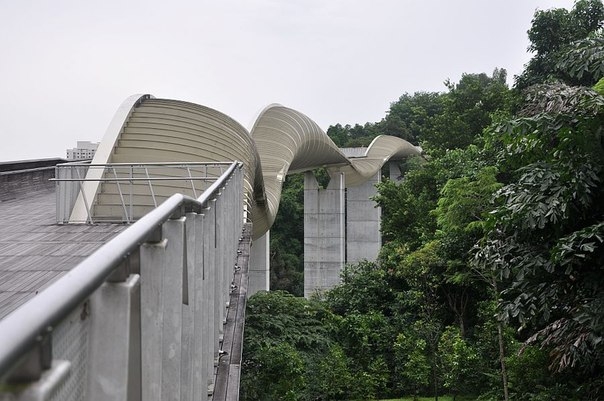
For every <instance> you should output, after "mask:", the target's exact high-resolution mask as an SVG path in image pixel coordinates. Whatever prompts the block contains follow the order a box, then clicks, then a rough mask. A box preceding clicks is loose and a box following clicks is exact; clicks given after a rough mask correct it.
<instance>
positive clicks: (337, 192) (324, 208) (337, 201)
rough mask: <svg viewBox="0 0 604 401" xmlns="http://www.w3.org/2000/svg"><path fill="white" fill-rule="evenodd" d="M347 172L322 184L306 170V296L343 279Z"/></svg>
mask: <svg viewBox="0 0 604 401" xmlns="http://www.w3.org/2000/svg"><path fill="white" fill-rule="evenodd" d="M344 188H345V182H344V174H343V173H336V174H334V175H332V176H331V180H330V181H329V185H328V186H327V188H325V189H321V188H319V184H318V183H317V179H316V178H315V176H314V174H313V173H312V172H306V173H305V174H304V296H305V297H307V298H308V297H309V296H311V295H312V294H313V293H315V292H321V291H324V290H327V289H330V288H332V287H334V286H335V285H337V284H339V283H340V272H341V271H342V268H343V267H344V256H345V255H344V249H345V241H346V238H345V227H344V224H345V214H344V213H345V211H344Z"/></svg>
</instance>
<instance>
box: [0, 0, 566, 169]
mask: <svg viewBox="0 0 604 401" xmlns="http://www.w3.org/2000/svg"><path fill="white" fill-rule="evenodd" d="M572 5H573V1H572V0H363V1H361V0H245V1H244V0H236V1H235V0H233V1H230V0H215V1H206V0H198V1H180V0H177V1H166V0H162V1H150V0H146V1H124V0H119V1H118V0H98V1H97V0H95V1H81V0H72V1H67V0H53V1H43V0H38V1H34V0H0V50H1V56H0V137H1V138H2V141H1V142H0V161H9V160H22V159H32V158H44V157H65V149H66V148H71V147H75V145H76V141H77V140H90V141H95V142H96V141H100V140H101V139H102V137H103V135H104V133H105V129H106V127H107V125H108V124H109V122H110V121H111V118H112V117H113V114H114V113H115V110H116V109H117V108H118V106H119V105H120V104H121V103H122V102H123V101H124V100H125V99H126V98H127V97H129V96H130V95H132V94H136V93H150V94H152V95H154V96H155V97H158V98H170V99H179V100H186V101H190V102H194V103H198V104H203V105H205V106H209V107H212V108H215V109H217V110H219V111H221V112H223V113H226V114H228V115H230V116H231V117H233V118H234V119H235V120H237V121H239V122H240V123H241V124H242V125H243V126H245V127H247V128H248V129H249V128H250V127H251V125H252V123H253V120H254V119H255V117H256V115H257V114H258V113H259V111H260V110H261V109H263V108H264V107H265V106H266V105H268V104H270V103H281V104H283V105H285V106H288V107H292V108H294V109H297V110H299V111H301V112H303V113H305V114H307V115H308V116H309V117H311V118H312V119H314V120H315V121H316V122H317V123H318V124H319V125H320V126H321V127H322V128H323V129H324V130H326V129H327V128H328V127H329V126H330V125H332V124H336V123H341V124H355V123H361V124H364V123H365V122H368V121H369V122H375V121H379V120H381V119H382V118H383V117H384V115H385V112H386V111H387V110H388V107H389V105H390V103H391V102H393V101H396V100H397V99H398V98H399V96H401V95H402V94H404V93H406V92H408V93H413V92H416V91H421V90H425V91H444V90H445V87H444V85H443V82H444V81H445V80H446V79H447V78H450V79H451V80H452V81H454V82H457V81H458V80H459V78H460V76H461V74H462V73H464V72H467V73H479V72H486V73H489V74H490V73H491V72H492V71H493V69H494V68H495V67H501V68H505V69H507V70H508V75H509V76H510V77H512V76H513V75H514V74H518V73H520V71H521V70H522V66H523V64H524V63H526V62H527V61H528V60H529V58H530V55H529V54H527V53H526V48H527V46H528V39H527V35H526V31H527V29H529V27H530V22H531V19H532V16H533V13H534V11H535V10H536V9H537V8H538V9H548V8H552V7H565V8H568V9H570V8H572Z"/></svg>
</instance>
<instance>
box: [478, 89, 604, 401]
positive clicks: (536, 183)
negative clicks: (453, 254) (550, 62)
mask: <svg viewBox="0 0 604 401" xmlns="http://www.w3.org/2000/svg"><path fill="white" fill-rule="evenodd" d="M522 115H523V117H520V118H516V119H513V120H511V121H508V122H506V123H503V124H499V125H497V126H495V127H493V128H492V129H490V130H489V135H490V139H489V140H488V142H489V143H490V145H489V146H493V147H494V148H497V149H499V160H500V163H499V168H500V169H502V170H508V171H510V172H511V173H510V175H509V183H508V184H507V185H506V186H504V187H503V188H502V189H501V190H500V191H499V193H498V197H499V200H500V204H501V206H499V207H498V208H497V209H496V210H495V212H494V213H493V214H491V217H492V220H491V221H490V223H489V224H490V226H491V229H490V231H489V233H488V234H487V236H486V238H485V242H483V244H482V246H481V248H480V250H479V252H478V253H477V258H478V260H480V261H481V262H480V263H482V264H483V266H490V267H491V268H493V269H495V270H496V271H498V275H499V277H501V278H503V279H505V278H506V277H509V279H510V280H511V282H510V284H509V286H506V287H507V288H505V289H504V290H503V296H504V304H503V309H502V312H503V317H504V318H505V319H506V320H507V321H510V322H516V323H517V324H518V325H519V327H520V329H521V330H522V331H523V333H525V334H524V335H525V336H526V337H525V338H527V344H540V345H541V346H543V347H546V348H547V349H549V350H550V355H551V357H552V359H551V365H550V368H551V369H552V370H553V371H554V372H564V371H566V370H568V369H570V368H572V369H573V370H574V371H575V372H581V374H583V375H584V377H591V378H592V379H593V380H595V378H597V377H599V372H601V370H602V369H603V368H604V366H603V362H602V361H604V359H603V356H604V348H603V345H604V342H603V340H604V337H603V334H604V325H603V324H602V322H604V309H603V306H604V295H603V294H604V278H603V275H602V271H603V270H604V185H603V182H604V171H603V168H602V166H603V165H604V146H603V144H604V141H603V129H602V127H603V126H604V98H603V97H602V96H601V95H598V94H597V93H596V92H594V91H592V90H590V89H587V88H583V87H568V86H566V85H560V84H558V85H553V86H547V85H544V86H539V87H536V88H534V89H533V90H532V92H531V93H529V104H528V106H527V107H526V108H525V109H524V110H523V111H522ZM592 385H593V386H595V390H594V391H595V392H596V394H600V393H601V392H602V389H601V386H602V385H603V384H602V381H601V380H599V381H598V380H595V381H593V382H592Z"/></svg>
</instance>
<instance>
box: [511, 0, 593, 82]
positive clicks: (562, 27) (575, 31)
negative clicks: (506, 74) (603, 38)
mask: <svg viewBox="0 0 604 401" xmlns="http://www.w3.org/2000/svg"><path fill="white" fill-rule="evenodd" d="M603 24H604V5H603V4H602V1H601V0H579V1H576V2H575V5H574V7H573V9H572V10H571V11H570V12H569V11H567V10H565V9H563V8H556V9H551V10H537V11H536V12H535V15H534V17H533V20H532V22H531V29H529V31H528V36H529V40H530V41H531V44H530V46H529V48H528V50H529V51H530V52H533V53H534V54H535V55H534V56H533V58H532V59H531V60H530V61H529V62H528V64H527V65H526V66H525V70H524V72H523V73H522V74H521V75H520V76H517V77H515V81H516V84H515V86H516V88H518V89H526V88H528V87H529V86H531V85H535V84H541V83H546V82H550V83H551V82H552V81H553V80H561V81H563V82H565V83H569V84H582V85H588V86H591V85H593V84H594V83H595V82H596V81H597V80H598V79H599V78H601V76H599V77H598V76H595V77H593V78H590V76H591V73H588V74H583V73H581V72H580V70H576V71H575V73H574V74H573V68H572V67H570V65H569V61H572V60H577V64H578V63H582V62H584V61H588V60H589V58H590V54H589V53H590V52H589V51H586V49H584V46H578V44H580V43H584V44H587V45H588V47H592V46H590V45H589V41H587V42H585V39H587V38H588V37H589V36H590V35H593V34H597V32H598V30H599V29H600V28H601V27H602V26H603ZM600 35H601V34H600ZM573 42H574V43H573ZM582 48H583V50H581V49H582ZM592 48H593V49H594V50H596V51H597V46H595V47H592ZM600 59H601V57H600ZM594 67H596V69H597V68H598V67H599V66H597V65H594ZM569 78H571V79H569ZM577 78H578V80H577ZM594 78H595V80H593V79H594Z"/></svg>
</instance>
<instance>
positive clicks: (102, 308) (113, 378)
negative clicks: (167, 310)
mask: <svg viewBox="0 0 604 401" xmlns="http://www.w3.org/2000/svg"><path fill="white" fill-rule="evenodd" d="M139 294H140V276H139V275H138V274H133V275H130V277H129V278H128V280H126V281H125V282H121V283H110V282H106V283H104V284H103V285H102V286H101V287H100V288H99V289H98V290H97V291H95V292H94V294H93V295H92V297H91V298H90V316H91V319H92V320H91V326H90V342H89V344H90V350H89V352H90V357H89V367H88V369H89V375H88V388H87V391H88V395H87V398H86V399H88V400H93V401H97V400H99V401H100V400H108V399H111V400H116V401H117V400H123V401H126V400H135V399H138V400H140V399H141V398H140V397H141V395H140V391H139V389H140V387H139V381H138V380H140V360H137V358H140V351H139V350H137V349H136V347H137V346H138V347H139V348H140V343H139V342H138V339H139V338H140V332H139V331H138V330H136V327H137V325H134V326H133V325H132V322H133V321H134V320H138V319H140V317H139V310H138V307H139V304H138V302H137V300H138V297H139V296H140V295H139ZM109 316H110V318H109V319H108V317H109ZM108 322H110V324H107V323H108ZM133 374H134V375H133Z"/></svg>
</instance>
